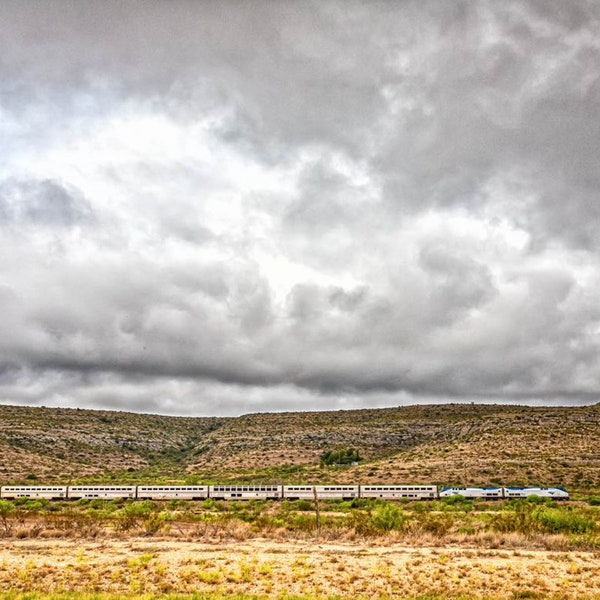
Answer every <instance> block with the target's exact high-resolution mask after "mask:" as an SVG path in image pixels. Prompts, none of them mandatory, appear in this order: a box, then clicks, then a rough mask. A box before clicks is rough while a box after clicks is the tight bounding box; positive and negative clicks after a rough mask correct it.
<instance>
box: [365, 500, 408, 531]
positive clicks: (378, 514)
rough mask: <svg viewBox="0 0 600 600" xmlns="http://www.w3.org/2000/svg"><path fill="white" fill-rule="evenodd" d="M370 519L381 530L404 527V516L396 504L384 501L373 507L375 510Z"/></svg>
mask: <svg viewBox="0 0 600 600" xmlns="http://www.w3.org/2000/svg"><path fill="white" fill-rule="evenodd" d="M371 521H372V522H373V525H374V526H375V527H376V528H377V529H379V530H381V531H392V530H393V529H396V530H400V529H402V528H403V527H404V523H405V522H406V516H405V515H404V512H403V511H402V509H401V508H399V507H398V506H395V505H394V504H389V503H386V504H383V505H382V506H379V507H377V508H376V509H375V512H374V513H373V515H372V516H371Z"/></svg>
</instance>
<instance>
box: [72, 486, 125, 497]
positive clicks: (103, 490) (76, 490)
mask: <svg viewBox="0 0 600 600" xmlns="http://www.w3.org/2000/svg"><path fill="white" fill-rule="evenodd" d="M136 491H137V490H136V486H135V485H70V486H69V487H68V498H70V499H72V500H78V499H81V498H89V499H96V498H99V499H103V500H114V499H115V498H135V497H136Z"/></svg>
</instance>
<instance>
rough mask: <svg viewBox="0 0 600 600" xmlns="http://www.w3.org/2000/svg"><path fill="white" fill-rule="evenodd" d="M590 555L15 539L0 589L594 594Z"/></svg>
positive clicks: (597, 593) (597, 566) (359, 545)
mask: <svg viewBox="0 0 600 600" xmlns="http://www.w3.org/2000/svg"><path fill="white" fill-rule="evenodd" d="M598 558H599V556H598V554H597V553H591V552H548V551H539V550H537V551H534V550H526V551H519V550H490V549H476V548H463V547H460V546H445V547H429V548H423V547H414V546H405V545H399V544H387V545H381V544H373V543H366V542H357V541H355V542H353V543H324V542H318V541H314V540H312V541H310V540H304V541H284V542H276V541H273V540H266V539H255V540H247V541H244V542H235V541H229V542H222V543H199V542H182V541H173V540H151V541H149V540H144V539H132V540H110V541H108V540H103V541H101V542H92V541H83V542H82V541H78V542H75V541H66V540H18V541H11V542H6V543H4V544H3V546H2V551H1V554H0V593H4V594H6V593H9V592H12V593H13V594H14V593H16V592H21V593H35V592H39V593H66V592H75V591H76V592H87V593H93V592H105V593H110V594H122V595H139V594H152V595H159V596H160V595H163V594H192V593H199V594H203V593H207V594H208V593H218V594H222V595H229V594H248V595H256V596H258V597H268V598H279V597H286V595H287V597H294V596H303V597H310V598H327V597H339V598H348V599H349V598H406V597H419V596H425V595H434V596H437V597H444V598H459V597H461V596H462V597H463V598H464V597H468V598H474V599H475V598H557V599H558V598H561V599H564V600H568V599H570V598H573V599H576V598H577V599H579V598H600V561H599V560H598Z"/></svg>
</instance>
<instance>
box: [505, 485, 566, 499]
mask: <svg viewBox="0 0 600 600" xmlns="http://www.w3.org/2000/svg"><path fill="white" fill-rule="evenodd" d="M530 496H539V497H540V498H554V500H568V499H569V493H568V492H567V491H566V490H564V489H562V488H540V487H529V488H504V497H505V498H509V499H510V498H529V497H530Z"/></svg>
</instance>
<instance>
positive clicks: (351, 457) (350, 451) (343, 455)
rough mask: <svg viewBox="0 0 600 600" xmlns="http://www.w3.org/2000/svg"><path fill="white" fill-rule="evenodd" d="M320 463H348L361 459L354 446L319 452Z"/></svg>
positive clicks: (324, 464)
mask: <svg viewBox="0 0 600 600" xmlns="http://www.w3.org/2000/svg"><path fill="white" fill-rule="evenodd" d="M320 459H321V465H323V466H326V465H350V464H352V463H357V462H359V461H361V460H362V458H361V457H360V454H359V452H358V450H356V448H344V449H342V450H328V451H327V452H323V454H321V457H320Z"/></svg>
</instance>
